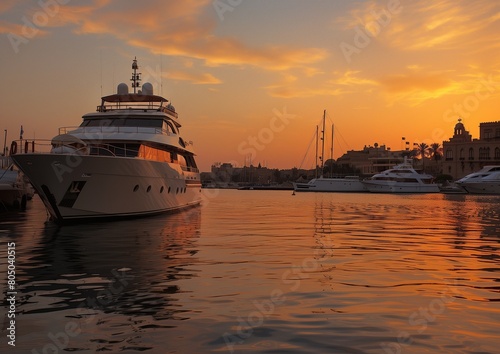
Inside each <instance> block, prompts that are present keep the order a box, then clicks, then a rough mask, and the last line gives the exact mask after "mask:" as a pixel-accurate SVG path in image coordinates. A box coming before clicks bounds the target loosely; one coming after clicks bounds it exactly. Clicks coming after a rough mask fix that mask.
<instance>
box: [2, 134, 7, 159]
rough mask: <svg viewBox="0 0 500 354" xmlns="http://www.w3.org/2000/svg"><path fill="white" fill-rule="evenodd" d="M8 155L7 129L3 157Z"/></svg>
mask: <svg viewBox="0 0 500 354" xmlns="http://www.w3.org/2000/svg"><path fill="white" fill-rule="evenodd" d="M6 155H7V129H5V137H4V139H3V156H6Z"/></svg>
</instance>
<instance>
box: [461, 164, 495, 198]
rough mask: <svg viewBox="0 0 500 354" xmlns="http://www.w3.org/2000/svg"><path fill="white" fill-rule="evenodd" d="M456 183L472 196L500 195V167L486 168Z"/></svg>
mask: <svg viewBox="0 0 500 354" xmlns="http://www.w3.org/2000/svg"><path fill="white" fill-rule="evenodd" d="M455 183H456V184H457V185H459V186H461V187H462V188H464V189H465V190H466V191H467V192H469V193H472V194H500V166H498V165H497V166H485V167H483V168H482V169H481V170H479V171H478V172H474V173H471V174H468V175H467V176H465V177H463V178H461V179H459V180H458V181H456V182H455Z"/></svg>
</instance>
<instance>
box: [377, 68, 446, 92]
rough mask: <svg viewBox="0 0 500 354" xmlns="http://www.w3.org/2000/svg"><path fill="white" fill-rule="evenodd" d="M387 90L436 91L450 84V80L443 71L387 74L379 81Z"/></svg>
mask: <svg viewBox="0 0 500 354" xmlns="http://www.w3.org/2000/svg"><path fill="white" fill-rule="evenodd" d="M379 82H380V83H381V84H382V85H383V86H385V88H386V89H387V91H388V92H407V91H413V90H421V91H428V92H431V91H436V90H440V89H442V88H443V87H447V86H449V85H450V83H451V80H450V78H449V77H447V75H446V74H444V73H407V74H398V75H389V76H386V77H384V78H382V79H380V81H379Z"/></svg>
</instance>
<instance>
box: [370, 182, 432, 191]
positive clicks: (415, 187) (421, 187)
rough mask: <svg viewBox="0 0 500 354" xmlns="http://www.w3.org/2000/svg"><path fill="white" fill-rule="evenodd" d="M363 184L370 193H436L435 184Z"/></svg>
mask: <svg viewBox="0 0 500 354" xmlns="http://www.w3.org/2000/svg"><path fill="white" fill-rule="evenodd" d="M363 184H364V185H365V186H366V188H367V189H368V191H370V192H372V193H437V192H439V187H438V185H437V184H423V183H422V184H420V183H412V182H394V181H376V180H365V181H363Z"/></svg>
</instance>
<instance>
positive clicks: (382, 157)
mask: <svg viewBox="0 0 500 354" xmlns="http://www.w3.org/2000/svg"><path fill="white" fill-rule="evenodd" d="M404 152H407V151H391V150H390V148H386V146H385V145H380V146H378V145H377V144H375V146H365V147H364V148H363V150H357V151H356V150H350V151H348V152H346V153H345V154H344V155H342V156H341V157H339V158H338V159H337V164H339V165H350V166H352V167H354V168H356V169H358V170H360V171H361V173H362V174H364V175H373V174H375V173H378V172H381V171H384V170H387V169H388V168H391V167H393V166H394V165H397V164H399V163H401V162H403V153H404Z"/></svg>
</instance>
